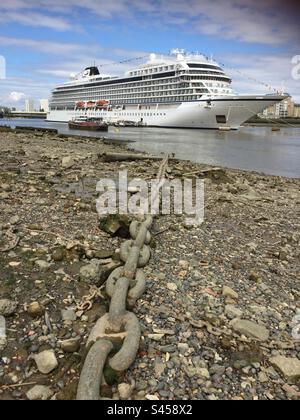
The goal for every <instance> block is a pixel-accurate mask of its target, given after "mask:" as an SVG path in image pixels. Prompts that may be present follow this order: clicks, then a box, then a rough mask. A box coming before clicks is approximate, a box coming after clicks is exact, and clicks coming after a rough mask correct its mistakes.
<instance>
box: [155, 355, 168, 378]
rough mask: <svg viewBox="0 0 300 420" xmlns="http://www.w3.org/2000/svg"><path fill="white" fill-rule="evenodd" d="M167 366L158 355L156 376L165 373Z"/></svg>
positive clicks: (158, 376)
mask: <svg viewBox="0 0 300 420" xmlns="http://www.w3.org/2000/svg"><path fill="white" fill-rule="evenodd" d="M165 368H166V364H165V363H164V362H163V361H162V359H160V358H159V357H157V358H156V359H155V363H154V372H155V377H156V378H158V379H159V378H160V377H161V375H162V374H163V372H164V370H165Z"/></svg>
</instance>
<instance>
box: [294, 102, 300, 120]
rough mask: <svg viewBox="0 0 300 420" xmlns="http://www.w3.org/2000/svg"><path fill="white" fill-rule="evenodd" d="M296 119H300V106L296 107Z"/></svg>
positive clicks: (296, 105)
mask: <svg viewBox="0 0 300 420" xmlns="http://www.w3.org/2000/svg"><path fill="white" fill-rule="evenodd" d="M294 118H300V104H295V105H294Z"/></svg>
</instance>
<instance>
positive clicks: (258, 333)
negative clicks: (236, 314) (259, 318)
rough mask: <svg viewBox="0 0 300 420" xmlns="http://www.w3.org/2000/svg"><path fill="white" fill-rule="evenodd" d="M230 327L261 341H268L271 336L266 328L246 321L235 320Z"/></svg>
mask: <svg viewBox="0 0 300 420" xmlns="http://www.w3.org/2000/svg"><path fill="white" fill-rule="evenodd" d="M230 325H231V327H232V328H233V329H234V331H237V332H239V333H240V334H243V335H245V336H246V337H250V338H254V339H256V340H259V341H267V340H268V338H269V335H270V333H269V331H268V330H267V328H266V327H264V326H262V325H258V324H256V323H255V322H252V321H247V320H245V319H234V320H232V321H231V322H230Z"/></svg>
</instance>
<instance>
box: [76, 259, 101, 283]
mask: <svg viewBox="0 0 300 420" xmlns="http://www.w3.org/2000/svg"><path fill="white" fill-rule="evenodd" d="M99 267H100V262H99V261H98V260H96V259H93V260H91V262H90V263H89V264H86V265H84V266H83V267H81V269H80V272H79V274H80V278H81V280H88V281H90V280H95V279H98V275H99Z"/></svg>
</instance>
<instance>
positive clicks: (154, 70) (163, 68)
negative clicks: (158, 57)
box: [129, 65, 175, 76]
mask: <svg viewBox="0 0 300 420" xmlns="http://www.w3.org/2000/svg"><path fill="white" fill-rule="evenodd" d="M174 69H175V65H172V66H161V67H155V68H151V69H142V70H135V71H131V72H130V73H129V74H130V76H141V75H143V74H152V73H159V72H162V71H169V70H174Z"/></svg>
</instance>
